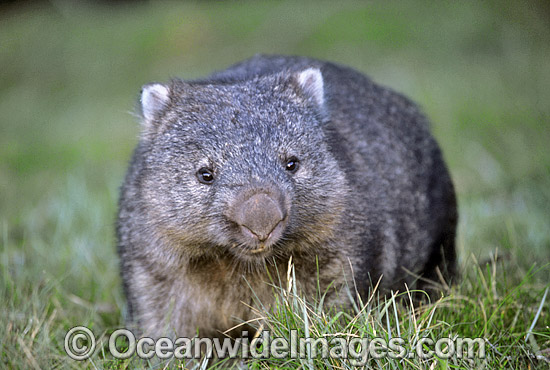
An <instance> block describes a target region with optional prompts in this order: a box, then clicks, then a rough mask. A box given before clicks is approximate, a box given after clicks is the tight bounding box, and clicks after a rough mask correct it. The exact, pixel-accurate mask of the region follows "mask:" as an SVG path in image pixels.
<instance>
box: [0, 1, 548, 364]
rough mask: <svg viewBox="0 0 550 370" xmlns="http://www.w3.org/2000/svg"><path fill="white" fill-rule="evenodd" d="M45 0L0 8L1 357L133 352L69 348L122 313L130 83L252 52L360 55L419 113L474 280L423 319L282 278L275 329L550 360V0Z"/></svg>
mask: <svg viewBox="0 0 550 370" xmlns="http://www.w3.org/2000/svg"><path fill="white" fill-rule="evenodd" d="M52 4H54V5H47V4H44V5H34V6H30V5H28V6H26V7H13V6H12V7H11V8H6V7H5V6H4V8H0V189H1V190H0V232H1V235H0V246H1V248H0V367H5V368H51V367H61V368H82V367H86V368H124V367H126V366H130V367H132V366H133V365H136V364H135V363H133V362H129V361H127V360H114V359H113V358H112V357H110V356H109V355H107V356H104V355H103V354H102V353H101V351H100V352H98V353H97V354H96V355H95V356H93V357H92V358H91V359H90V360H88V361H85V362H76V361H73V360H71V359H70V358H69V357H68V356H67V355H66V354H65V352H64V350H63V340H64V335H65V333H66V332H67V330H69V329H70V328H71V327H73V326H77V325H85V326H88V327H90V328H91V329H92V330H93V332H94V333H95V334H96V336H100V335H102V334H103V335H105V334H108V333H110V332H112V331H113V330H115V329H116V328H119V327H123V326H124V307H125V302H124V298H123V295H122V291H121V286H120V279H119V276H118V266H117V263H118V262H117V257H116V253H115V247H114V245H115V243H114V231H113V224H114V218H115V214H116V199H117V193H118V186H119V185H120V183H121V182H122V177H123V175H124V171H125V167H126V164H127V161H128V159H129V156H130V153H131V150H132V148H133V147H134V145H135V144H136V141H137V135H138V131H139V127H138V124H137V122H136V119H135V118H134V117H133V116H132V115H131V114H130V112H131V111H132V110H133V108H134V104H135V100H136V96H137V94H138V92H139V89H140V86H141V85H142V84H144V83H147V82H150V81H165V80H167V79H168V78H170V77H174V76H180V77H184V78H194V77H198V76H202V75H205V74H207V73H209V72H211V71H213V70H216V69H222V68H224V67H226V66H227V65H229V64H230V63H233V62H236V61H238V60H241V59H244V58H246V57H248V56H250V55H253V54H255V53H258V52H268V53H282V54H302V55H309V56H314V57H318V58H323V59H329V60H332V61H336V62H340V63H344V64H348V65H351V66H353V67H355V68H356V69H358V70H361V71H364V72H365V73H368V74H369V75H371V76H372V77H373V78H374V79H375V80H376V81H378V82H380V83H382V84H385V85H387V86H391V87H392V88H394V89H396V90H398V91H401V92H403V93H405V94H407V95H409V96H410V97H412V98H413V99H414V100H415V101H417V102H418V103H419V104H420V105H421V106H422V107H423V109H424V110H425V112H426V113H427V114H428V116H429V117H430V118H431V119H432V121H433V126H432V127H433V132H434V135H435V136H436V138H437V139H438V141H439V143H440V144H441V147H442V149H443V152H444V154H445V157H446V159H447V162H448V164H449V167H450V170H451V173H452V175H453V179H454V181H455V184H456V187H457V191H458V198H459V206H460V226H459V236H458V249H459V256H460V266H461V271H462V275H463V278H462V280H461V282H460V283H459V284H457V285H456V286H453V287H452V288H451V289H450V290H449V291H447V292H446V295H445V297H444V298H443V299H442V300H440V301H438V302H434V303H433V304H432V305H425V306H422V307H420V308H418V309H417V312H416V313H415V314H413V308H411V306H410V305H409V304H408V303H407V302H408V301H407V299H406V297H405V299H397V298H394V299H390V300H389V301H388V303H387V304H386V303H385V302H384V301H377V300H372V301H371V302H370V303H369V305H368V309H366V310H363V311H361V312H360V313H358V312H357V311H356V312H351V313H349V312H348V313H345V314H344V313H334V312H333V313H322V312H320V311H319V309H318V308H316V305H315V304H314V302H313V301H312V302H309V301H308V302H304V301H302V300H301V298H300V297H295V296H293V295H292V294H291V293H288V292H286V293H285V291H284V290H283V291H281V292H280V293H279V296H280V302H281V304H280V305H279V306H278V309H277V310H276V311H275V312H273V313H270V314H269V316H268V318H267V321H266V323H267V324H266V325H267V326H268V327H269V328H270V329H271V330H272V331H273V332H274V333H276V334H278V335H281V336H286V335H288V330H289V329H290V328H296V329H297V330H299V331H300V333H302V334H304V335H305V331H306V329H307V331H308V333H309V334H310V335H311V336H312V337H315V336H322V335H323V334H328V333H331V334H337V333H340V334H342V335H355V336H358V337H363V338H374V337H384V338H389V337H390V336H391V337H395V336H397V335H401V336H403V337H404V338H405V339H407V341H410V342H411V343H412V342H414V339H415V338H419V337H420V336H428V337H431V338H441V337H448V336H461V337H483V338H485V339H486V340H487V346H486V355H487V356H486V359H476V360H474V362H473V363H470V362H467V361H462V360H459V359H456V358H451V359H449V360H441V359H431V360H427V361H424V362H423V361H421V360H419V359H412V360H406V361H398V360H392V359H371V360H370V361H371V362H369V363H368V365H369V366H371V367H380V368H413V369H415V368H418V369H420V368H431V369H449V368H483V367H485V368H509V369H518V368H547V367H548V366H549V365H548V363H547V361H548V358H549V357H550V353H549V352H550V327H549V325H550V324H549V323H550V318H549V315H550V309H549V307H550V296H549V297H547V298H546V301H545V302H543V295H544V293H545V291H546V290H547V289H548V288H549V286H550V285H549V281H550V265H549V263H550V145H549V144H548V143H550V104H549V102H550V63H549V62H548V61H549V60H550V16H549V14H550V13H549V12H548V6H547V5H545V3H544V2H543V1H540V2H536V1H529V2H527V3H523V4H522V3H520V2H517V3H513V4H512V3H511V2H496V1H495V2H456V3H455V2H441V3H440V2H389V3H386V2H374V3H369V4H367V5H362V4H361V3H359V2H344V3H340V2H333V3H331V2H322V3H311V4H309V3H294V2H254V3H252V2H250V3H246V2H237V3H230V2H227V3H225V2H199V3H190V4H179V3H173V4H169V3H153V4H141V5H139V4H138V5H130V4H127V5H124V6H119V7H116V8H107V7H101V6H93V5H85V4H80V5H79V4H78V3H71V2H64V1H56V2H52ZM402 294H404V293H402ZM541 303H543V304H542V306H541ZM539 307H541V310H540V314H539V315H538V316H537V312H538V310H539ZM533 323H534V327H533V329H532V331H531V332H530V333H531V334H529V337H528V338H527V334H528V332H529V330H530V328H531V326H532V324H533ZM103 338H105V337H103ZM537 355H538V356H539V357H538V358H537V357H536V356H537ZM545 358H546V360H545ZM140 365H142V366H143V367H146V368H148V367H160V368H162V366H163V364H158V363H157V364H155V363H149V364H148V363H142V364H140ZM169 366H171V367H174V368H176V367H177V364H176V363H174V362H170V363H169ZM250 366H251V367H253V368H266V367H268V366H278V367H284V368H298V367H300V366H301V367H304V368H311V367H312V366H313V367H315V368H317V367H326V368H349V367H350V366H351V364H350V363H349V362H343V363H340V362H338V361H336V360H334V361H332V360H331V361H324V360H320V359H313V358H310V359H308V358H306V359H298V360H289V359H287V360H276V359H269V360H264V361H258V362H253V363H252V364H251V365H250Z"/></svg>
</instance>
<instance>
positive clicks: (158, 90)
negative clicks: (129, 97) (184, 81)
mask: <svg viewBox="0 0 550 370" xmlns="http://www.w3.org/2000/svg"><path fill="white" fill-rule="evenodd" d="M140 101H141V114H142V116H143V120H144V123H145V124H147V123H150V122H151V121H153V120H154V119H155V117H157V115H158V113H159V112H160V111H161V110H162V109H164V108H166V106H167V105H168V102H169V101H170V90H169V89H168V87H167V86H165V85H162V84H159V83H152V84H147V85H145V86H143V87H142V88H141V98H140Z"/></svg>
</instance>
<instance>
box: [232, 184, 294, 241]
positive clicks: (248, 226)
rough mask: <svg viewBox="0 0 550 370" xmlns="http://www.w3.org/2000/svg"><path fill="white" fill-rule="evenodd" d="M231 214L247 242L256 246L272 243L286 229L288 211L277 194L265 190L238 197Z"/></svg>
mask: <svg viewBox="0 0 550 370" xmlns="http://www.w3.org/2000/svg"><path fill="white" fill-rule="evenodd" d="M238 198H240V199H237V200H236V202H235V204H234V205H233V207H232V212H231V214H230V215H229V218H230V220H231V221H233V222H234V223H236V224H237V225H238V226H239V229H240V232H241V234H242V236H243V237H244V240H245V241H246V244H249V245H252V246H254V247H258V246H259V247H260V249H259V251H261V250H263V248H264V247H266V246H269V245H272V244H273V243H275V242H276V241H277V240H278V239H279V238H280V236H281V234H282V232H283V229H284V221H285V218H286V212H285V211H284V209H283V208H282V206H281V202H279V200H278V199H277V197H276V196H274V195H272V194H268V193H264V192H260V193H254V194H252V195H249V196H244V197H243V196H241V197H238Z"/></svg>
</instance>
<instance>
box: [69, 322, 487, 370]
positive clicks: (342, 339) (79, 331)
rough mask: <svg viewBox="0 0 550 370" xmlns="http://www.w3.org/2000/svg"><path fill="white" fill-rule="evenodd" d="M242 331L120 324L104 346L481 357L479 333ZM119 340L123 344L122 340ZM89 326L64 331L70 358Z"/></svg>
mask: <svg viewBox="0 0 550 370" xmlns="http://www.w3.org/2000/svg"><path fill="white" fill-rule="evenodd" d="M248 334H249V333H248V332H246V331H243V333H242V338H237V339H232V338H221V339H220V338H184V337H180V338H176V339H171V338H167V337H162V338H158V339H153V338H150V337H140V338H137V337H136V336H135V335H134V333H133V332H132V331H130V330H128V329H118V330H116V331H114V332H113V333H112V334H111V335H110V336H109V343H108V351H109V352H110V354H111V355H112V356H113V357H115V358H118V359H126V358H130V357H132V356H137V357H139V358H142V359H151V358H153V357H157V358H159V359H170V358H176V359H182V360H183V359H202V358H205V357H207V358H212V357H216V358H234V359H262V358H279V359H285V358H292V359H298V358H300V359H306V358H307V359H310V358H311V359H314V358H318V359H329V358H332V359H347V360H350V362H352V364H353V365H357V366H362V365H364V364H366V363H367V361H368V360H369V359H371V358H374V359H381V358H386V357H388V358H392V359H403V358H409V359H410V358H420V359H430V358H434V357H438V358H441V359H449V358H452V357H456V358H465V359H474V358H484V357H485V341H484V340H483V339H482V338H458V337H457V338H440V339H437V340H435V339H432V338H430V337H420V338H417V339H415V341H414V342H413V343H409V342H407V341H406V340H405V339H403V338H399V337H395V338H389V339H387V338H379V337H375V338H358V337H351V336H345V335H341V334H340V335H333V336H326V337H320V338H305V337H303V336H300V333H299V332H298V331H297V330H290V332H289V336H288V337H284V338H283V337H275V336H273V335H272V333H271V332H270V331H267V330H266V331H262V332H261V334H260V335H257V336H256V337H255V338H254V339H252V340H251V339H249V338H248ZM121 343H123V344H121ZM96 344H97V343H96V338H95V336H94V334H93V332H92V331H91V330H90V329H89V328H87V327H84V326H77V327H74V328H72V329H71V330H69V332H67V334H66V336H65V343H64V345H65V352H66V353H67V355H68V356H70V357H71V358H72V359H74V360H85V359H88V358H90V357H91V356H92V355H93V353H94V351H95V350H96Z"/></svg>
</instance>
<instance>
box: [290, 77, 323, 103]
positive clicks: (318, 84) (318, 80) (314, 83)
mask: <svg viewBox="0 0 550 370" xmlns="http://www.w3.org/2000/svg"><path fill="white" fill-rule="evenodd" d="M294 79H295V80H296V82H298V86H300V89H301V90H302V91H303V93H304V94H305V95H306V96H307V97H309V98H311V99H313V101H314V102H315V103H317V105H319V106H320V107H322V106H323V105H324V103H325V91H324V87H323V75H322V73H321V71H320V70H319V68H308V69H304V70H303V71H300V72H297V73H295V74H294Z"/></svg>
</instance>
